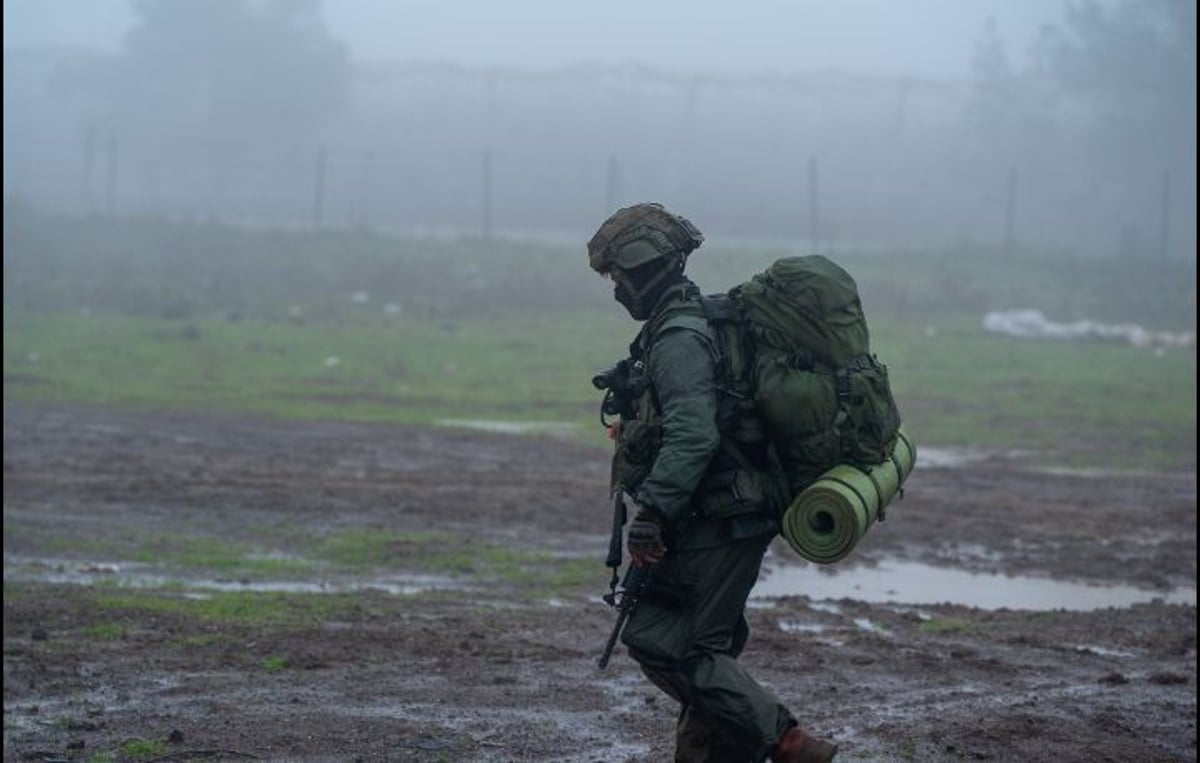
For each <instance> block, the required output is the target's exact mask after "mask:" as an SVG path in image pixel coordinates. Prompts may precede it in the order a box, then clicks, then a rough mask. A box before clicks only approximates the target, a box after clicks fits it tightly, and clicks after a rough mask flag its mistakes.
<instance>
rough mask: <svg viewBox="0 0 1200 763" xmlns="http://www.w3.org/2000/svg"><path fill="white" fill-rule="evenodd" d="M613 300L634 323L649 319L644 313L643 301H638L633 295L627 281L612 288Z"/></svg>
mask: <svg viewBox="0 0 1200 763" xmlns="http://www.w3.org/2000/svg"><path fill="white" fill-rule="evenodd" d="M613 299H615V300H617V301H618V302H620V303H621V305H622V307H624V308H625V309H626V310H628V311H629V316H630V317H631V318H633V319H634V320H635V321H644V320H646V319H647V318H649V317H650V316H649V315H648V314H647V313H646V308H645V305H644V300H641V299H639V298H638V295H636V294H634V293H633V290H632V289H630V288H629V284H628V282H627V281H622V282H621V283H619V284H617V285H616V286H615V287H614V288H613Z"/></svg>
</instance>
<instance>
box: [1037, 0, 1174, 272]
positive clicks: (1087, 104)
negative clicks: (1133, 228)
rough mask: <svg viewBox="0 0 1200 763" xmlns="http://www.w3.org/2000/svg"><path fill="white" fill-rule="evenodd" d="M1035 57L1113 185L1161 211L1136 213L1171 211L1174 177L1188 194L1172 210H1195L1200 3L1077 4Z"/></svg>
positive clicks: (1045, 34) (1048, 32)
mask: <svg viewBox="0 0 1200 763" xmlns="http://www.w3.org/2000/svg"><path fill="white" fill-rule="evenodd" d="M1033 54H1034V55H1033V58H1034V66H1035V69H1036V71H1037V73H1038V74H1039V75H1040V76H1041V77H1043V78H1045V79H1046V80H1047V81H1048V82H1050V83H1051V85H1052V86H1053V87H1054V89H1055V92H1056V94H1057V95H1058V96H1059V97H1060V98H1061V99H1062V101H1063V107H1064V108H1067V109H1071V110H1073V113H1074V121H1075V124H1076V126H1077V128H1078V136H1079V138H1080V143H1081V145H1082V146H1084V148H1085V150H1087V151H1088V152H1089V155H1090V157H1091V158H1092V159H1093V160H1094V162H1095V164H1096V166H1097V168H1098V169H1099V170H1100V171H1104V172H1106V173H1107V179H1106V180H1105V182H1106V183H1107V184H1108V187H1110V188H1125V189H1129V190H1128V191H1127V193H1128V194H1130V196H1131V197H1132V198H1131V203H1135V204H1137V203H1140V204H1142V205H1143V206H1144V207H1155V206H1156V205H1157V207H1158V208H1157V209H1153V211H1152V210H1151V209H1142V210H1141V211H1140V212H1138V211H1136V210H1134V212H1133V214H1134V217H1135V218H1136V219H1140V220H1142V221H1143V222H1142V223H1141V224H1142V225H1146V222H1145V221H1146V220H1149V219H1153V216H1154V215H1156V214H1160V215H1167V214H1168V210H1167V209H1166V204H1167V199H1168V197H1169V195H1170V194H1169V188H1168V185H1167V180H1166V178H1168V177H1170V178H1171V180H1172V183H1171V184H1172V185H1175V186H1176V187H1177V189H1178V191H1177V192H1176V194H1175V201H1174V202H1172V206H1175V207H1176V208H1177V209H1179V208H1182V209H1184V210H1189V211H1190V210H1191V209H1194V204H1195V186H1196V170H1195V166H1196V3H1195V2H1194V0H1124V1H1123V2H1121V3H1119V4H1116V5H1101V4H1099V3H1097V2H1095V0H1084V1H1083V2H1079V3H1076V2H1069V3H1067V5H1066V9H1065V18H1064V20H1063V23H1062V25H1061V26H1059V25H1049V26H1046V27H1044V28H1043V30H1042V32H1041V34H1040V35H1039V38H1038V40H1037V42H1036V44H1035V46H1034V48H1033ZM1160 188H1161V189H1162V190H1161V191H1160V190H1159V189H1160ZM1176 216H1177V217H1178V216H1179V215H1178V213H1176ZM1187 216H1188V219H1189V222H1188V226H1187V228H1186V229H1185V230H1183V231H1182V233H1181V235H1182V236H1183V239H1184V240H1183V242H1182V248H1183V249H1184V250H1188V251H1194V245H1195V217H1194V216H1193V215H1190V214H1188V215H1187ZM1163 219H1164V221H1165V219H1166V218H1165V217H1164V218H1163ZM1163 224H1165V222H1164V223H1163ZM1162 235H1163V236H1165V235H1166V234H1165V233H1163V234H1162ZM1126 238H1128V236H1126Z"/></svg>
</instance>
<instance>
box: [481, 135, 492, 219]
mask: <svg viewBox="0 0 1200 763" xmlns="http://www.w3.org/2000/svg"><path fill="white" fill-rule="evenodd" d="M482 233H483V240H484V241H488V242H490V241H491V240H492V151H491V149H484V151H483V231H482Z"/></svg>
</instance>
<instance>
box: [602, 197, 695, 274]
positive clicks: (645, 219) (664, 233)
mask: <svg viewBox="0 0 1200 763" xmlns="http://www.w3.org/2000/svg"><path fill="white" fill-rule="evenodd" d="M702 243H704V234H703V233H701V232H700V230H699V229H698V228H697V227H696V226H695V225H693V224H692V221H691V220H688V219H687V218H686V217H683V216H681V215H676V214H672V213H671V212H668V211H667V210H666V209H665V208H663V205H662V204H658V203H655V202H644V203H641V204H634V205H633V206H631V207H622V208H621V209H618V210H617V211H616V212H614V213H613V214H612V215H611V216H610V217H609V218H608V219H607V220H605V221H604V224H603V225H601V226H600V229H599V230H597V231H596V234H595V235H594V236H592V238H591V240H590V241H588V264H589V265H591V266H592V270H595V271H596V272H597V273H607V272H608V271H610V270H612V269H613V268H621V269H622V270H630V269H632V268H636V267H637V266H639V265H644V264H645V263H647V262H650V261H651V260H654V259H657V258H659V257H678V258H679V259H681V260H686V259H687V256H688V255H689V254H691V253H692V252H693V251H694V250H695V249H696V248H697V247H699V246H700V245H701V244H702Z"/></svg>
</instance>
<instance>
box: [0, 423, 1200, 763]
mask: <svg viewBox="0 0 1200 763" xmlns="http://www.w3.org/2000/svg"><path fill="white" fill-rule="evenodd" d="M606 470H607V465H606V463H605V454H604V452H603V451H602V450H599V449H597V448H594V447H588V446H586V445H581V444H576V443H572V442H567V441H563V440H561V439H552V438H545V439H542V438H538V437H531V436H505V435H499V434H488V433H481V432H472V431H466V430H456V429H444V428H415V427H403V426H385V425H369V424H352V423H343V422H294V421H276V420H268V419H243V418H238V417H233V416H228V415H209V414H183V413H153V414H152V413H146V412H126V411H119V410H109V409H100V408H89V407H76V406H61V405H34V404H25V403H22V404H16V403H12V402H9V403H6V404H5V410H4V522H5V533H4V558H5V600H4V759H5V760H13V761H18V760H42V761H46V760H91V761H105V760H107V761H116V760H137V759H140V760H173V761H179V760H248V759H255V760H273V761H274V760H278V761H325V760H330V761H343V760H344V761H353V760H364V761H366V760H394V761H666V760H670V759H671V754H672V733H673V723H674V712H675V711H674V708H673V707H672V705H671V703H670V702H669V701H668V700H666V699H665V698H663V697H662V696H660V695H658V694H657V693H656V692H655V691H653V690H651V688H650V687H649V685H648V684H647V683H646V682H645V681H644V680H643V679H642V677H641V675H640V674H639V672H638V671H637V669H636V667H635V666H634V665H633V663H632V662H631V661H630V660H629V659H628V657H627V656H626V655H624V654H623V653H621V652H620V651H618V653H617V654H616V655H615V656H614V658H613V661H612V664H611V665H610V666H609V667H608V669H607V670H605V671H599V670H598V669H597V667H596V658H597V657H598V655H599V652H600V649H601V647H602V645H603V643H604V640H605V638H606V636H607V634H608V631H609V628H610V626H611V625H612V622H613V616H612V614H611V611H610V610H608V609H607V608H606V607H605V606H604V605H603V604H602V603H601V602H600V600H599V594H600V593H602V592H603V591H604V590H605V588H606V585H607V573H606V571H605V569H604V568H603V557H604V553H605V547H606V543H607V541H606V534H607V531H608V525H609V521H610V517H609V515H608V512H609V510H608V505H607V501H606V500H605V490H606V485H605V482H606V475H607V471H606ZM354 527H363V528H374V529H375V530H376V531H379V532H390V533H396V534H398V535H401V536H403V537H410V538H417V539H419V538H422V537H438V538H442V540H441V541H438V542H443V543H444V542H448V541H446V540H445V539H446V538H472V539H477V542H479V543H480V544H484V545H487V546H488V547H489V548H492V549H495V548H499V547H504V548H512V549H516V550H521V553H526V552H527V553H530V554H533V553H538V554H541V555H542V556H541V557H538V558H541V559H543V561H544V560H545V559H546V558H549V559H550V560H551V561H550V562H549V563H545V564H544V565H543V567H542V568H540V570H541V573H546V574H551V573H553V571H554V567H555V564H558V563H561V564H562V565H564V566H570V569H573V570H575V571H576V572H578V570H580V569H583V570H585V572H586V570H587V569H588V567H587V566H586V563H590V562H591V561H592V560H594V570H595V572H594V575H591V576H589V575H587V574H584V575H583V577H582V578H580V577H579V576H578V574H576V576H575V577H572V576H570V575H566V576H561V577H559V578H556V579H555V580H556V581H557V582H552V583H547V582H546V580H544V579H543V580H539V579H538V578H539V577H544V575H542V574H541V573H539V575H535V576H533V577H532V578H530V577H528V576H525V577H523V576H521V575H508V576H505V577H497V578H489V576H488V575H487V574H485V573H480V572H479V570H475V571H474V573H473V572H472V568H471V567H470V566H468V567H466V568H464V569H463V570H460V571H453V570H451V572H450V573H449V575H448V576H445V575H443V576H442V577H441V578H438V579H439V580H441V581H442V583H443V584H444V583H445V582H446V580H447V579H448V580H450V584H449V585H450V587H449V588H437V587H436V586H433V588H432V590H429V589H428V588H423V587H422V586H420V585H417V584H416V583H419V581H420V580H421V578H419V577H416V575H418V574H419V573H420V572H421V570H420V569H412V567H414V566H417V565H416V563H415V562H414V561H413V560H414V559H419V558H421V557H420V554H421V553H423V551H422V550H421V549H418V548H414V547H412V544H407V545H406V544H404V543H396V544H394V545H393V546H392V547H390V548H389V551H388V554H387V555H385V556H384V557H382V558H380V559H378V560H377V564H374V565H373V566H372V567H370V568H369V569H366V568H362V567H359V568H355V569H354V570H352V571H351V572H348V573H347V572H344V571H343V572H336V571H334V572H330V577H329V579H328V580H323V581H322V582H324V583H325V584H327V585H328V586H329V590H330V591H331V592H330V593H315V594H309V595H307V596H306V597H305V599H306V600H311V599H313V598H314V597H331V599H332V598H336V600H337V602H338V605H337V606H336V607H331V608H330V609H328V610H313V609H311V608H310V609H304V608H299V609H297V612H299V613H300V614H298V615H297V616H296V617H292V618H284V619H282V620H268V621H264V622H259V621H256V620H254V619H253V618H247V617H235V616H231V617H229V618H228V619H220V618H217V619H212V618H201V617H199V616H198V615H196V614H194V613H193V612H192V611H191V610H189V609H187V608H185V607H179V608H174V609H172V608H166V607H162V608H149V607H146V606H144V604H142V605H139V604H138V603H137V602H136V601H135V600H133V599H126V600H125V603H124V604H122V603H121V600H120V599H119V597H118V596H116V594H120V593H122V592H125V591H127V590H129V587H130V586H133V585H134V584H140V585H147V584H148V582H147V581H153V580H154V578H153V574H158V573H161V574H162V575H163V576H164V578H165V579H169V580H171V581H174V582H166V583H160V584H159V590H160V591H161V594H160V597H161V598H162V599H164V600H169V599H172V598H174V599H178V600H184V599H186V600H190V601H195V600H198V599H196V598H195V597H199V596H202V595H204V594H203V593H201V592H199V590H198V589H193V588H192V587H191V583H190V582H189V581H192V582H194V581H197V580H200V579H202V578H216V579H218V580H220V574H219V572H217V573H214V571H213V570H212V569H204V568H201V567H198V568H196V569H190V568H189V567H188V564H187V558H186V557H176V558H175V561H174V562H173V563H172V566H170V567H169V568H167V569H157V568H156V566H155V563H154V561H153V559H152V558H148V557H145V556H143V555H139V554H137V553H133V551H134V550H136V548H137V547H138V544H139V543H141V542H142V541H141V540H139V539H143V538H155V539H158V540H156V541H154V542H155V543H162V542H163V541H162V538H164V537H204V538H209V539H218V540H220V539H224V540H225V541H227V542H228V543H229V544H230V546H231V547H233V546H237V547H242V546H245V545H246V544H247V543H249V544H252V545H253V544H257V545H261V546H263V547H264V548H267V549H269V550H272V551H275V552H278V553H300V550H302V549H304V548H306V547H308V546H306V545H305V543H306V541H311V539H312V538H320V537H324V536H327V535H329V534H330V533H336V532H338V531H340V530H345V529H346V528H354ZM431 531H436V532H437V533H439V535H437V536H427V535H422V533H429V532H431ZM405 534H407V535H405ZM122 549H123V550H122ZM547 555H548V556H547ZM181 559H182V561H180V560H181ZM406 560H407V561H406ZM581 560H582V562H583V563H584V566H582V567H581ZM893 560H902V561H905V560H906V561H910V562H923V563H927V564H930V565H934V566H936V567H938V568H960V569H965V570H970V571H973V572H978V573H1003V574H1008V575H1022V576H1035V577H1039V578H1047V579H1049V578H1053V579H1057V580H1070V581H1077V582H1085V583H1091V584H1093V585H1124V586H1136V587H1138V588H1141V589H1146V590H1147V591H1149V592H1150V593H1147V594H1146V596H1145V601H1144V602H1143V603H1137V604H1134V605H1132V606H1121V607H1112V608H1104V609H1099V610H1092V611H1075V610H1074V609H1070V608H1057V609H1041V610H1037V609H1021V608H1006V609H983V608H972V607H968V606H963V605H961V604H948V603H943V604H919V605H912V604H904V603H869V602H866V601H859V600H855V599H852V598H842V599H837V600H832V601H829V600H814V599H809V598H808V597H806V596H805V591H804V587H803V580H804V579H805V577H804V576H805V575H809V576H812V577H810V578H809V579H810V580H815V579H817V578H816V576H818V575H829V574H848V573H844V572H839V571H838V570H839V569H840V570H847V571H852V570H853V569H854V568H855V567H856V566H860V565H879V564H887V563H890V562H891V561H893ZM797 566H799V567H800V568H801V569H799V570H797V569H796V568H797ZM784 567H787V568H788V569H789V570H791V571H792V572H794V573H796V575H798V577H797V578H796V579H797V580H798V581H799V582H798V584H797V586H796V590H795V592H794V594H795V595H793V596H787V597H784V598H779V599H756V600H755V606H753V607H752V609H751V610H750V612H749V617H750V621H751V625H752V628H753V635H752V638H751V642H750V646H749V648H748V650H747V653H746V655H745V656H744V658H743V659H744V661H745V663H746V665H747V666H748V668H749V669H750V670H751V671H752V672H753V673H755V674H756V675H758V676H759V677H761V679H762V680H763V681H764V682H766V683H768V684H769V685H770V686H772V687H773V688H774V689H775V690H776V691H777V692H778V693H779V694H780V695H781V696H782V697H783V698H784V699H785V700H787V701H788V702H789V703H790V705H791V707H792V708H793V710H794V712H795V713H796V714H797V715H798V716H799V717H800V718H801V719H802V721H803V723H804V724H806V725H807V726H808V727H810V728H811V729H812V730H813V731H815V732H817V733H819V734H821V735H825V736H829V737H832V738H834V739H836V740H837V741H838V742H839V743H840V744H841V750H842V752H841V754H840V755H839V758H838V759H839V760H840V761H856V760H859V761H866V760H873V761H892V760H916V761H951V760H980V759H982V760H999V761H1055V762H1056V763H1069V762H1071V761H1080V762H1083V761H1089V762H1090V761H1194V760H1196V608H1195V604H1194V589H1195V582H1196V479H1195V460H1194V454H1193V456H1192V457H1191V463H1190V467H1185V468H1184V469H1182V470H1181V471H1179V472H1177V473H1171V474H1155V475H1146V474H1140V475H1139V474H1106V475H1099V476H1096V475H1089V476H1080V475H1071V474H1060V473H1045V472H1040V471H1037V470H1035V469H1033V468H1032V465H1031V464H1030V463H1024V462H1021V461H1019V460H1014V459H1012V458H1008V459H1005V458H1001V457H993V458H987V459H981V460H978V461H975V462H971V463H968V464H966V465H963V466H960V467H958V468H943V467H938V466H936V465H923V464H922V462H921V460H920V458H918V464H917V468H916V471H915V472H914V473H913V475H912V477H911V478H910V480H909V483H908V486H907V490H906V494H905V496H904V498H903V500H902V501H901V502H900V503H898V504H895V505H894V506H893V507H892V510H891V512H890V515H889V517H888V519H887V521H886V522H883V523H881V524H878V525H877V526H875V527H874V528H873V529H872V530H871V533H870V534H869V535H868V536H867V537H866V538H865V539H864V540H863V541H862V543H861V544H860V545H859V547H858V548H856V549H855V551H854V552H853V553H852V555H851V556H850V557H849V558H848V559H847V560H845V561H844V562H842V563H841V564H840V565H838V568H837V569H832V570H831V569H828V568H817V567H816V566H815V565H809V564H807V563H805V562H802V561H800V560H799V559H798V557H796V556H795V555H794V554H793V553H792V552H791V551H790V549H788V548H787V547H786V545H785V544H783V543H782V541H777V542H776V545H775V547H773V549H772V552H771V554H770V555H769V558H768V565H767V571H766V573H765V574H766V575H768V576H769V575H771V574H783V573H782V572H781V570H782V569H783V568H784ZM302 569H303V568H302ZM331 569H333V568H331ZM298 574H300V573H298ZM139 575H141V578H138V576H139ZM405 575H408V576H409V577H408V578H405V577H404V576H405ZM406 579H407V580H408V581H409V582H410V583H414V581H416V583H414V585H413V586H412V587H411V588H405V587H403V586H402V585H399V583H397V581H403V580H406ZM376 580H390V581H391V584H392V587H391V588H387V587H385V586H382V585H380V586H379V587H372V581H376ZM431 580H432V578H431ZM224 582H225V584H226V585H227V587H230V588H235V589H236V587H237V586H238V585H239V584H243V583H239V580H237V579H230V580H225V581H224ZM309 582H310V583H311V582H312V581H309ZM251 583H252V581H248V582H246V583H244V584H243V585H245V586H247V587H248V588H249V587H252V585H251ZM355 585H357V586H358V587H357V588H355ZM430 585H433V584H432V583H431V584H430ZM338 586H342V587H345V588H348V590H351V591H352V592H351V593H349V594H337V593H332V591H333V590H335V589H337V588H338ZM1189 589H1190V590H1191V591H1192V593H1191V599H1190V602H1189V601H1186V598H1187V597H1186V596H1185V597H1184V598H1185V601H1184V602H1183V603H1169V602H1170V601H1172V600H1176V601H1177V600H1178V592H1179V591H1180V590H1184V591H1187V590H1189ZM139 590H140V589H139ZM1155 592H1158V593H1161V594H1162V596H1161V598H1158V599H1157V600H1155V596H1156V595H1157V593H1155ZM969 595H970V594H969V591H968V592H964V594H963V596H964V598H963V599H961V600H969ZM189 597H191V598H189ZM1164 599H1165V601H1164ZM1066 604H1069V602H1067V603H1066ZM314 612H315V613H316V614H314Z"/></svg>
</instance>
